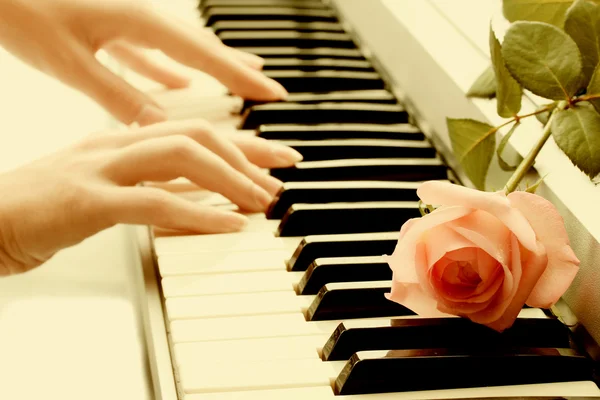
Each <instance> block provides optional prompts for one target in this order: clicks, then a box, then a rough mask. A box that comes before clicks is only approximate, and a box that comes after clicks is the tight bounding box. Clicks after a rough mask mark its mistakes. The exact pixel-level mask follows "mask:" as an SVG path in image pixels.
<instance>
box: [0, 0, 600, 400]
mask: <svg viewBox="0 0 600 400" xmlns="http://www.w3.org/2000/svg"><path fill="white" fill-rule="evenodd" d="M155 1H156V2H160V1H159V0H155ZM359 1H363V2H364V3H365V4H366V3H367V0H359ZM495 1H496V0H487V1H482V0H451V1H450V0H447V1H446V0H429V1H426V2H421V0H403V1H398V3H397V5H396V6H397V7H400V6H402V5H403V4H404V5H406V4H408V3H410V2H413V4H414V5H416V4H423V3H427V5H425V7H430V6H432V5H433V6H435V7H438V8H439V9H443V10H445V12H447V13H448V15H451V16H452V21H453V22H454V24H456V25H457V26H460V29H461V30H463V31H465V32H469V31H470V32H469V34H470V35H471V36H472V38H473V40H474V42H475V43H476V44H477V45H478V46H479V45H481V44H482V43H483V45H485V43H487V26H488V25H487V22H485V21H484V22H482V21H480V22H479V23H477V24H471V23H468V24H465V23H463V22H462V21H463V20H464V18H465V15H468V14H469V13H472V12H473V10H474V9H475V7H476V8H477V9H479V10H480V12H482V13H485V12H489V11H490V10H493V9H494V8H493V7H490V4H492V3H493V2H495ZM407 2H408V3H407ZM163 3H166V2H163ZM169 3H172V4H173V7H175V8H179V10H191V9H192V8H191V7H190V5H192V4H193V0H189V1H188V0H181V1H177V2H176V1H172V0H171V1H170V2H169ZM354 3H356V0H355V1H354ZM368 3H370V0H369V2H368ZM392 3H393V1H389V2H388V4H390V7H393V5H392ZM482 3H486V5H482ZM163 5H164V4H163ZM461 10H462V11H461ZM465 10H468V11H467V12H465ZM190 16H191V14H190ZM192 17H193V16H192ZM413 28H414V27H413ZM428 29H430V30H432V29H431V26H430V27H429V28H428ZM485 56H486V53H483V54H482V56H481V57H482V58H481V64H480V69H482V68H483V66H485V64H486V59H485ZM471 75H472V74H470V75H469V76H466V77H464V82H463V83H462V85H463V86H464V85H466V84H467V83H466V82H467V81H468V82H470V81H471V80H472V78H474V77H475V76H471ZM454 78H456V77H454ZM439 96H440V97H442V96H443V92H440V93H439ZM478 105H479V106H481V104H478ZM0 107H1V108H0V110H2V111H1V114H0V171H6V170H9V169H11V168H14V167H15V166H17V165H20V164H22V163H24V162H27V161H29V160H32V159H35V158H37V157H39V156H41V155H43V154H45V153H48V152H52V151H54V150H57V149H60V148H62V147H64V146H66V145H68V144H70V143H72V142H73V141H76V140H78V139H79V138H81V137H83V136H84V135H86V134H88V133H91V132H95V131H98V130H102V129H106V128H107V127H110V126H113V127H115V126H116V124H114V121H113V120H112V119H111V118H110V117H109V116H108V115H107V114H106V113H105V112H104V111H102V110H101V109H100V108H99V107H98V106H97V105H95V104H94V103H93V102H92V101H91V100H89V99H87V98H86V97H84V96H83V95H81V94H79V93H77V92H75V91H73V90H71V89H69V88H66V87H65V86H64V85H62V84H60V83H57V82H55V81H53V80H52V79H50V78H48V77H46V76H44V75H42V74H41V73H39V72H37V71H34V70H32V69H31V68H29V67H26V66H24V65H23V64H22V63H20V62H19V61H17V60H15V59H14V58H13V57H12V56H10V55H8V54H7V53H5V52H4V51H3V50H1V49H0ZM481 107H487V106H481ZM492 108H493V107H488V110H487V112H486V114H485V115H486V116H488V117H490V116H491V115H492V113H491V112H490V110H492ZM490 119H492V118H491V117H490ZM523 136H526V135H523ZM522 140H523V142H518V141H517V142H515V147H517V149H518V150H522V149H525V148H526V147H525V146H526V145H527V140H528V139H525V138H524V139H522ZM512 142H514V141H512ZM548 179H552V178H551V177H549V178H548ZM552 182H553V181H551V183H552ZM595 198H597V192H596V196H595ZM586 200H588V201H592V198H587V199H586ZM596 211H597V210H596ZM575 213H576V214H579V213H578V212H575ZM578 216H580V215H578ZM595 225H596V226H597V227H598V229H600V224H595ZM585 239H586V240H587V243H591V246H592V247H593V250H590V251H589V253H587V254H585V253H582V254H579V255H580V256H581V257H582V258H583V259H585V260H588V261H591V259H592V258H593V254H595V253H596V252H597V242H596V241H595V240H593V238H589V236H585ZM132 240H133V237H132V235H131V234H130V231H129V229H128V228H126V227H123V226H117V227H115V228H112V229H109V230H107V231H105V232H102V233H100V234H98V235H96V236H94V237H92V238H89V239H88V240H86V241H84V242H83V243H81V244H79V245H77V246H74V247H72V248H70V249H66V250H64V251H62V252H60V253H59V254H58V255H57V256H55V257H54V258H53V259H52V260H50V261H49V262H48V263H46V264H45V265H44V266H42V267H40V268H38V269H36V270H34V271H32V272H29V273H27V274H24V275H19V276H14V277H9V278H2V279H0V399H11V400H20V399H27V400H29V399H42V398H43V399H61V400H71V399H77V400H79V399H82V398H85V399H87V400H90V399H107V398H109V399H115V400H120V399H128V400H138V399H139V400H145V399H152V398H154V396H153V395H152V393H151V389H150V388H151V385H150V381H149V373H148V372H147V369H148V366H147V361H146V355H145V350H144V346H145V343H144V340H143V337H142V334H143V333H142V327H141V323H140V321H139V319H140V314H139V309H138V302H137V295H136V288H135V278H134V272H135V268H138V267H139V257H138V254H137V253H136V251H135V250H134V247H133V246H132V245H131V241H132ZM582 245H583V244H582ZM580 248H581V246H580ZM593 275H594V274H593V273H592V272H591V271H588V273H586V279H587V278H591V277H592V276H593ZM595 275H597V273H596V274H595ZM587 282H588V283H589V282H590V280H589V279H588V280H587ZM581 287H582V288H583V289H587V290H589V291H590V292H591V291H592V290H591V288H589V287H586V285H585V284H582V285H581ZM585 297H586V296H580V298H581V299H583V298H585ZM576 304H581V303H580V301H579V298H578V300H577V301H576ZM598 306H599V304H596V307H598Z"/></svg>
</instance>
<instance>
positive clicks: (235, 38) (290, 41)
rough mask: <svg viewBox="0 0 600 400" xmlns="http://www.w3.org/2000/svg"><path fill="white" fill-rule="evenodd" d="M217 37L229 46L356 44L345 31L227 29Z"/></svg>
mask: <svg viewBox="0 0 600 400" xmlns="http://www.w3.org/2000/svg"><path fill="white" fill-rule="evenodd" d="M218 36H219V39H221V41H222V42H223V43H224V44H225V45H227V46H230V47H268V46H275V47H285V46H294V47H299V48H304V49H311V48H315V47H332V48H340V49H354V48H356V44H355V43H354V42H353V41H352V38H351V37H350V35H348V34H347V33H339V32H297V31H290V30H284V31H269V30H267V31H258V30H251V31H228V32H221V33H219V34H218Z"/></svg>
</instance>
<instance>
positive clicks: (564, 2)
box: [502, 0, 600, 28]
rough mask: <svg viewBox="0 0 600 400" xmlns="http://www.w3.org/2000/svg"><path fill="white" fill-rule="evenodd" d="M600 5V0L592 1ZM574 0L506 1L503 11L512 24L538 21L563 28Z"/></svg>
mask: <svg viewBox="0 0 600 400" xmlns="http://www.w3.org/2000/svg"><path fill="white" fill-rule="evenodd" d="M592 1H594V2H596V3H600V0H592ZM572 3H573V1H572V0H504V1H503V4H502V11H503V12H504V17H505V18H506V19H507V20H509V21H510V22H515V21H538V22H547V23H549V24H552V25H556V26H558V27H560V28H562V27H563V24H564V22H565V14H566V13H567V10H568V9H569V7H570V6H571V4H572Z"/></svg>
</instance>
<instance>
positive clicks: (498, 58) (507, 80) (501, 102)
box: [490, 25, 522, 118]
mask: <svg viewBox="0 0 600 400" xmlns="http://www.w3.org/2000/svg"><path fill="white" fill-rule="evenodd" d="M490 54H491V55H492V65H493V67H494V72H495V75H496V100H497V102H496V105H497V111H498V115H499V116H501V117H504V118H510V117H512V116H514V115H516V114H517V113H518V112H519V110H520V109H521V96H522V94H521V86H520V85H519V84H518V83H517V81H515V79H514V78H513V77H512V75H511V74H510V72H508V70H507V69H506V66H505V65H504V59H503V58H502V46H501V45H500V42H499V41H498V39H496V34H495V33H494V30H493V29H492V26H491V25H490Z"/></svg>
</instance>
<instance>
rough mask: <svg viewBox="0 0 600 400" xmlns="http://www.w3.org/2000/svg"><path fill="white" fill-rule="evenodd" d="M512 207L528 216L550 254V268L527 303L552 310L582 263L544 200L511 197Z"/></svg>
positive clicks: (523, 194) (515, 194)
mask: <svg viewBox="0 0 600 400" xmlns="http://www.w3.org/2000/svg"><path fill="white" fill-rule="evenodd" d="M508 199H509V200H510V202H511V204H512V205H513V207H515V208H517V209H518V210H520V211H521V213H523V215H525V217H526V218H527V220H528V221H529V223H530V224H531V227H532V228H533V230H534V232H535V234H536V236H537V238H538V240H539V241H540V242H542V243H543V245H544V248H545V249H546V253H547V255H548V266H547V267H546V270H545V271H544V274H543V275H542V276H541V278H540V280H539V281H538V282H537V284H536V285H535V287H534V288H533V291H532V292H531V294H530V296H529V298H528V299H527V304H528V305H529V306H531V307H541V308H549V307H551V306H552V305H553V304H554V303H556V302H557V301H558V299H559V298H560V296H562V295H563V293H564V292H565V291H566V290H567V289H568V288H569V286H570V285H571V282H573V279H574V278H575V275H576V274H577V271H578V270H579V260H578V259H577V257H576V256H575V253H574V252H573V249H571V246H570V245H569V237H568V235H567V231H566V229H565V224H564V221H563V218H562V217H561V216H560V214H559V213H558V211H557V210H556V208H555V207H554V205H553V204H552V203H551V202H549V201H548V200H546V199H544V198H543V197H540V196H537V195H535V194H532V193H527V192H513V193H511V194H509V195H508Z"/></svg>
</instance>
